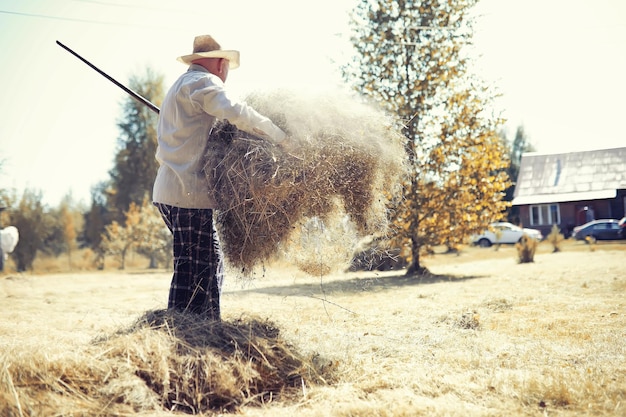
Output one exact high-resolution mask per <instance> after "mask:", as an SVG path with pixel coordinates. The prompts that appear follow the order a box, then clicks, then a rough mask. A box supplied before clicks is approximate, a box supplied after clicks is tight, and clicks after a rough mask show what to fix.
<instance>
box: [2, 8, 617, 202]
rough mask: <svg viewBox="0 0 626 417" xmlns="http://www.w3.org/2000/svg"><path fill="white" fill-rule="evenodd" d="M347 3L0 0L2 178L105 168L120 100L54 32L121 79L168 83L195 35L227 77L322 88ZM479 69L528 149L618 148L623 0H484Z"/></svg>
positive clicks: (60, 180)
mask: <svg viewBox="0 0 626 417" xmlns="http://www.w3.org/2000/svg"><path fill="white" fill-rule="evenodd" d="M355 4H357V1H356V0H317V1H314V2H310V1H307V2H304V1H302V2H301V1H295V0H264V1H258V0H257V1H255V0H247V1H228V2H226V1H219V2H217V1H206V0H202V1H201V0H179V1H177V2H176V3H175V4H174V2H171V1H165V0H151V1H148V0H129V1H122V0H45V1H44V0H20V1H19V2H18V1H9V0H0V27H1V28H2V32H1V34H0V48H1V50H2V58H3V59H2V63H3V65H1V66H0V91H1V92H2V96H1V98H0V114H1V115H2V116H1V117H2V123H0V158H1V159H2V160H3V161H4V162H3V164H2V170H1V172H0V188H14V189H16V190H18V192H19V193H21V191H22V190H23V189H24V188H25V187H29V188H32V189H36V190H41V191H42V193H43V196H44V201H45V202H46V203H48V204H50V205H56V204H58V202H59V201H60V199H61V198H62V197H63V196H64V195H66V194H67V193H68V192H70V191H71V192H72V195H73V197H74V199H75V200H83V201H84V202H85V203H89V193H90V189H91V187H92V186H93V185H95V184H96V183H98V182H99V181H102V180H106V179H107V178H108V174H107V172H108V170H109V169H111V167H112V161H113V156H114V153H115V147H116V139H117V137H118V133H119V132H118V130H117V127H116V121H117V119H118V117H119V116H120V114H121V107H120V106H121V103H122V102H123V101H124V100H125V99H126V98H127V96H126V93H124V92H123V91H122V90H120V89H119V88H117V87H115V86H114V85H113V84H111V83H110V82H109V81H107V80H106V79H105V78H103V77H102V76H101V75H99V74H97V73H96V72H95V71H93V70H91V69H90V68H89V67H87V66H86V65H85V64H83V63H81V62H80V61H78V60H77V59H76V58H75V57H73V56H72V55H70V54H69V53H68V52H66V51H64V50H63V49H62V48H60V47H59V46H58V45H56V43H55V41H56V40H59V41H61V42H63V43H64V44H66V45H67V46H69V47H70V48H72V49H74V50H75V51H76V52H78V53H79V54H81V55H82V56H84V57H85V58H86V59H88V60H90V61H91V62H92V63H93V64H94V65H96V66H98V67H99V68H100V69H102V70H103V71H105V72H107V73H108V74H109V75H111V76H112V77H114V78H116V79H117V80H118V81H120V82H122V83H123V84H127V83H128V78H129V77H130V76H131V75H133V74H143V73H144V71H145V68H146V67H148V66H149V67H151V68H152V69H154V70H155V71H157V72H160V73H162V74H164V75H165V83H166V86H169V85H170V84H171V83H172V82H173V81H174V80H175V78H176V77H177V76H178V75H179V74H180V73H181V72H183V71H184V70H185V69H186V68H185V66H184V65H182V64H180V63H178V62H177V61H176V57H177V56H180V55H184V54H188V53H190V52H191V47H192V42H193V38H194V36H195V35H199V34H205V33H209V34H212V35H213V36H215V37H216V38H217V39H218V41H219V42H220V43H221V44H222V47H224V48H225V49H228V48H232V49H239V50H240V51H241V68H239V69H237V70H235V71H232V72H231V73H230V74H229V79H228V83H227V85H228V86H229V88H230V89H232V90H233V91H234V92H235V93H237V94H239V95H241V96H244V95H245V94H246V93H247V92H250V91H253V90H254V89H255V88H258V87H265V88H266V87H271V86H300V87H303V88H304V87H306V88H323V89H328V88H331V87H332V86H333V85H334V83H338V82H339V77H338V73H337V62H341V61H342V60H344V59H346V54H345V51H346V45H347V40H348V38H349V32H348V29H347V22H348V12H349V11H350V10H351V9H352V8H353V7H354V5H355ZM477 14H479V15H480V18H479V20H478V23H477V25H476V27H475V28H476V35H475V44H476V54H477V55H478V54H479V55H480V59H477V62H478V63H479V64H480V71H481V73H480V75H481V76H482V77H483V78H485V79H486V80H487V81H488V82H490V83H492V84H493V85H495V86H497V87H498V89H499V90H500V92H501V93H502V98H501V99H500V101H499V102H498V105H499V106H500V107H501V108H502V110H503V112H504V113H503V115H504V116H505V117H506V118H507V119H508V120H509V122H508V128H509V130H510V131H511V134H513V132H514V130H515V127H516V126H518V125H520V124H523V126H524V128H525V131H526V133H527V134H528V136H529V137H530V140H531V142H532V143H533V145H534V146H535V148H536V149H537V150H538V151H541V152H555V151H570V150H582V149H594V148H610V147H619V146H626V135H625V134H624V131H623V128H622V123H621V121H622V118H623V117H624V116H623V115H624V113H625V110H626V108H625V107H626V106H625V105H624V104H623V101H624V100H623V97H626V81H625V80H624V74H626V47H625V45H626V23H625V22H626V1H622V0H596V1H594V2H593V5H591V2H588V1H579V0H481V1H480V3H479V6H478V8H477Z"/></svg>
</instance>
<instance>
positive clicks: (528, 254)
mask: <svg viewBox="0 0 626 417" xmlns="http://www.w3.org/2000/svg"><path fill="white" fill-rule="evenodd" d="M537 245H539V242H537V241H536V240H535V239H533V238H531V237H529V236H528V235H523V236H522V237H521V239H520V240H519V242H517V243H516V244H515V248H516V249H517V257H518V261H519V263H521V264H524V263H530V262H534V261H535V251H536V250H537Z"/></svg>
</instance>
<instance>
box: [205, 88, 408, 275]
mask: <svg viewBox="0 0 626 417" xmlns="http://www.w3.org/2000/svg"><path fill="white" fill-rule="evenodd" d="M248 101H249V102H250V103H251V104H252V105H253V106H254V107H255V108H256V109H258V110H259V111H260V112H261V113H263V114H265V115H267V116H268V117H270V118H271V119H272V120H273V121H274V122H275V123H276V124H277V125H278V126H280V127H281V128H282V129H283V130H284V131H285V132H286V133H287V134H288V136H289V139H288V141H289V142H288V143H287V145H286V146H285V147H283V146H276V145H274V144H272V143H270V142H268V141H264V140H261V139H259V138H257V137H254V136H252V135H249V134H247V133H245V132H243V131H240V130H238V129H237V128H236V127H234V126H233V125H230V124H228V123H226V122H222V123H221V124H219V125H218V126H217V127H216V128H215V129H214V130H213V132H212V135H211V138H210V141H209V146H208V149H207V153H206V165H205V174H206V176H207V179H208V181H209V184H210V189H211V192H212V193H213V194H214V196H215V198H216V200H217V203H218V216H217V222H216V223H217V227H218V231H219V233H220V238H221V239H222V243H223V249H224V253H225V255H226V258H227V260H228V261H229V263H230V264H231V265H233V266H235V267H238V268H241V269H242V270H244V271H245V270H248V271H249V270H252V269H254V267H255V266H257V265H258V264H260V263H263V262H264V261H268V260H270V259H272V258H273V257H275V256H276V255H277V254H279V253H282V254H284V255H286V256H287V258H289V259H291V260H292V261H294V262H295V263H296V264H297V265H298V266H299V267H300V269H302V270H303V271H305V272H307V273H310V274H312V275H324V274H327V273H329V272H331V271H332V270H334V269H337V268H343V267H345V266H346V265H347V264H348V263H349V261H350V258H351V256H352V253H353V249H354V247H355V245H356V244H357V242H358V240H359V239H360V238H362V237H364V236H368V235H384V234H385V233H387V228H388V214H389V213H388V211H389V207H390V202H391V199H392V198H394V197H397V196H399V195H401V193H400V191H399V189H400V184H401V179H402V176H403V174H404V164H403V161H404V148H403V145H402V142H403V138H402V136H401V135H400V134H399V133H398V132H397V131H396V130H394V129H392V127H391V123H390V120H389V119H388V118H387V117H386V116H385V114H384V113H382V112H381V111H379V110H376V109H374V108H372V107H370V106H367V105H365V104H362V103H358V102H356V101H354V100H353V99H350V98H348V97H343V96H338V95H337V96H333V97H329V96H312V95H304V94H296V93H294V92H290V91H278V92H272V93H265V94H258V95H254V96H251V97H250V98H249V99H248Z"/></svg>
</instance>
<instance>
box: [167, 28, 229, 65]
mask: <svg viewBox="0 0 626 417" xmlns="http://www.w3.org/2000/svg"><path fill="white" fill-rule="evenodd" d="M200 58H226V59H227V60H228V63H229V68H230V69H235V68H237V67H238V66H239V51H232V50H223V49H222V47H221V46H220V44H219V43H217V41H216V40H215V39H213V37H212V36H210V35H200V36H196V38H195V39H194V40H193V53H192V54H191V55H183V56H179V57H178V60H179V61H180V62H182V63H183V64H187V65H189V64H191V62H192V61H194V60H196V59H200Z"/></svg>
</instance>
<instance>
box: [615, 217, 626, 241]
mask: <svg viewBox="0 0 626 417" xmlns="http://www.w3.org/2000/svg"><path fill="white" fill-rule="evenodd" d="M617 225H618V226H619V234H620V237H621V238H622V239H626V216H624V217H622V218H621V219H620V221H619V222H618V223H617Z"/></svg>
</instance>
